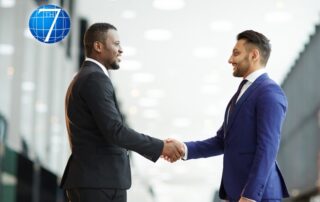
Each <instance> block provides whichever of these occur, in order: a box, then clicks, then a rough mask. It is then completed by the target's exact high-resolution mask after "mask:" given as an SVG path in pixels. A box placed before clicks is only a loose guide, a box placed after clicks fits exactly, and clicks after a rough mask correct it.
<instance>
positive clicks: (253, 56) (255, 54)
mask: <svg viewBox="0 0 320 202" xmlns="http://www.w3.org/2000/svg"><path fill="white" fill-rule="evenodd" d="M251 59H252V61H254V62H257V61H259V60H260V51H259V50H258V49H257V48H254V49H252V52H251Z"/></svg>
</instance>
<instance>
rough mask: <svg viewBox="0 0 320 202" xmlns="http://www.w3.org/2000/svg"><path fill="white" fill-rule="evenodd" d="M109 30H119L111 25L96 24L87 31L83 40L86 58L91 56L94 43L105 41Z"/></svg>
mask: <svg viewBox="0 0 320 202" xmlns="http://www.w3.org/2000/svg"><path fill="white" fill-rule="evenodd" d="M109 29H113V30H117V28H116V27H115V26H113V25H112V24H109V23H95V24H93V25H91V26H90V27H89V28H88V29H87V31H86V33H85V34H84V39H83V45H84V48H85V53H86V56H90V55H91V52H92V48H93V43H94V42H96V41H100V42H104V41H105V39H106V33H107V32H108V30H109Z"/></svg>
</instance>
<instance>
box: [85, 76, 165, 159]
mask: <svg viewBox="0 0 320 202" xmlns="http://www.w3.org/2000/svg"><path fill="white" fill-rule="evenodd" d="M113 93H114V90H113V87H112V84H111V81H110V80H109V78H107V77H106V76H105V75H103V74H101V73H93V74H91V75H90V76H89V77H88V78H87V79H86V81H85V83H84V84H83V85H82V86H81V90H80V96H81V97H82V99H83V100H85V102H86V104H87V105H88V107H89V110H90V111H91V113H92V116H93V119H94V120H95V122H96V123H97V126H98V128H99V130H100V131H101V133H102V134H103V137H104V138H105V139H106V141H107V142H109V143H111V144H115V145H118V146H119V147H123V148H126V149H129V150H132V151H135V152H138V153H139V154H141V155H143V156H144V157H146V158H148V159H150V160H152V161H157V159H158V158H159V157H160V155H161V153H162V149H163V141H162V140H160V139H157V138H153V137H150V136H148V135H144V134H141V133H137V132H136V131H134V130H132V129H130V128H129V127H127V126H125V125H124V124H123V122H122V120H121V115H120V114H119V112H118V110H117V108H116V105H115V101H114V96H113Z"/></svg>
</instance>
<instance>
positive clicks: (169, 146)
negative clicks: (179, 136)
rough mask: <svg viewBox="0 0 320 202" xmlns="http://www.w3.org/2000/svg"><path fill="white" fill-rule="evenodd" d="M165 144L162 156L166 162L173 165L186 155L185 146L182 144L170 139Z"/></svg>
mask: <svg viewBox="0 0 320 202" xmlns="http://www.w3.org/2000/svg"><path fill="white" fill-rule="evenodd" d="M163 142H164V146H163V150H162V154H161V156H162V157H163V158H164V159H165V160H167V161H169V162H171V163H173V162H175V161H177V160H179V159H181V158H182V157H183V156H184V154H185V151H184V146H183V144H182V143H181V142H179V141H178V140H175V139H172V138H168V139H166V140H164V141H163Z"/></svg>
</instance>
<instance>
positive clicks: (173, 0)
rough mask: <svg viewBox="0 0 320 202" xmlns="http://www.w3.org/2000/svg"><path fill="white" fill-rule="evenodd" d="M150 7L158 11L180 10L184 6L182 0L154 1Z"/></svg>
mask: <svg viewBox="0 0 320 202" xmlns="http://www.w3.org/2000/svg"><path fill="white" fill-rule="evenodd" d="M152 5H153V7H154V8H156V9H160V10H180V9H182V8H183V7H184V6H185V5H186V4H185V1H184V0H154V1H153V4H152Z"/></svg>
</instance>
